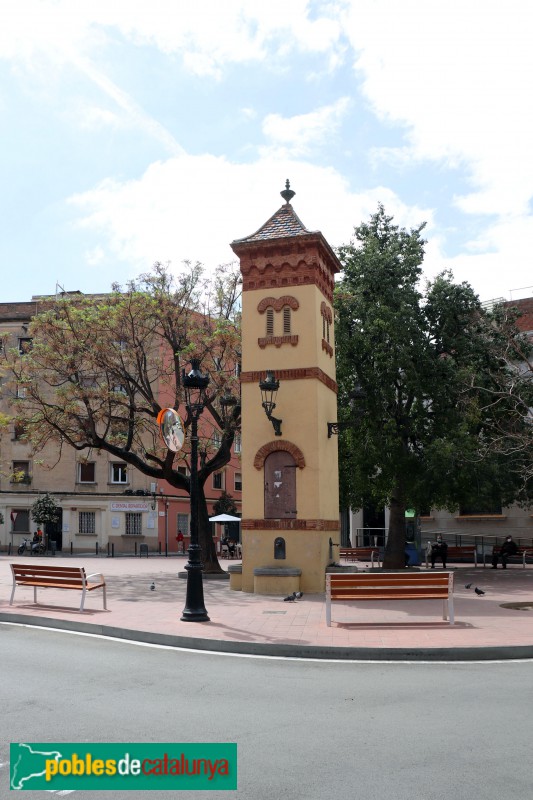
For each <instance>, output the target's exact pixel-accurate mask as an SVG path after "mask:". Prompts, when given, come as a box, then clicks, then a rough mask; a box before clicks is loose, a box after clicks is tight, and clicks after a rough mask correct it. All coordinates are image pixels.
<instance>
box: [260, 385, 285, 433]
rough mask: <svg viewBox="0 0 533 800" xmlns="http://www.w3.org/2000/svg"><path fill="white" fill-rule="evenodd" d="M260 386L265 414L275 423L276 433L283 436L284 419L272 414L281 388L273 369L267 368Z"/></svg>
mask: <svg viewBox="0 0 533 800" xmlns="http://www.w3.org/2000/svg"><path fill="white" fill-rule="evenodd" d="M259 388H260V390H261V400H262V405H263V408H264V409H265V414H266V415H267V417H268V419H269V420H270V422H271V423H272V425H273V428H274V433H275V435H276V436H281V435H282V434H281V423H282V422H283V420H281V419H277V418H276V417H273V416H272V412H273V411H274V409H275V408H276V403H275V399H276V395H277V393H278V389H279V381H278V380H276V376H275V375H274V373H273V372H272V370H270V369H267V373H266V378H265V379H264V380H262V381H260V382H259Z"/></svg>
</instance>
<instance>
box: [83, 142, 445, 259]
mask: <svg viewBox="0 0 533 800" xmlns="http://www.w3.org/2000/svg"><path fill="white" fill-rule="evenodd" d="M276 175H277V178H276ZM273 176H274V177H273ZM287 177H288V178H290V181H291V187H292V188H293V189H294V190H295V191H296V193H297V194H296V197H295V199H294V200H293V206H294V208H295V210H296V212H297V213H298V215H299V217H300V218H301V219H302V222H303V223H304V225H306V227H307V228H308V229H309V230H317V229H318V230H321V231H322V233H323V234H324V236H325V237H326V239H327V240H328V241H329V242H330V244H331V245H332V246H337V245H340V244H342V243H345V242H347V241H348V240H349V239H350V237H351V235H352V233H353V228H354V226H356V225H358V224H359V223H360V222H361V221H362V220H363V219H366V218H368V216H369V215H370V214H372V213H374V212H375V211H376V208H377V204H378V202H379V201H383V202H384V203H385V205H386V208H387V211H388V212H389V213H392V214H393V215H394V217H395V220H396V221H397V222H398V224H400V225H405V226H407V227H413V226H416V225H418V224H419V223H420V222H422V221H424V220H429V222H430V223H431V220H432V214H431V211H429V210H428V209H420V208H416V207H414V208H413V207H408V206H406V205H405V204H403V203H402V202H401V201H400V200H399V198H397V197H396V196H395V195H394V194H393V193H392V192H391V191H390V189H387V188H385V187H380V188H375V189H373V190H371V191H369V192H366V193H361V194H356V193H352V192H350V190H349V188H348V186H347V183H346V181H345V180H344V179H343V178H342V177H341V176H340V175H339V174H338V173H337V172H336V171H335V170H333V169H328V168H322V167H316V166H313V165H311V164H307V163H304V162H298V161H291V160H278V161H277V162H275V163H273V161H272V160H271V159H270V158H269V159H262V160H260V161H258V162H257V163H255V164H246V165H244V164H232V163H231V162H229V161H228V160H227V159H224V158H215V157H213V156H194V157H193V156H188V155H182V156H179V157H176V158H172V159H169V160H168V161H165V162H158V163H156V164H152V165H151V166H150V167H149V169H147V170H146V172H145V173H144V175H143V176H142V177H141V178H140V179H139V180H132V181H126V182H122V183H120V182H118V181H111V180H107V181H105V182H103V183H101V184H100V185H99V186H97V187H95V188H94V189H93V190H91V191H89V192H85V193H83V194H79V195H76V196H75V197H72V198H71V201H70V202H71V204H72V205H73V206H74V207H75V208H76V209H77V210H78V211H79V213H80V217H79V221H78V225H79V226H81V227H82V228H84V229H85V230H86V231H88V232H90V233H91V234H95V235H96V237H97V241H98V242H99V243H100V246H101V247H103V248H105V249H106V251H107V257H108V259H111V260H116V259H117V258H118V259H119V260H121V261H122V262H125V263H127V264H128V265H129V267H130V269H131V270H132V274H136V273H137V272H140V271H142V270H144V269H146V268H147V267H148V266H150V265H151V264H152V263H153V262H155V261H162V262H167V261H171V262H172V263H173V264H174V266H176V267H177V266H179V264H180V263H181V261H182V260H184V259H190V260H192V261H196V260H199V261H202V262H203V263H204V264H205V265H206V267H208V268H213V267H214V266H216V265H217V264H219V263H224V262H228V261H232V260H234V258H235V256H234V254H233V251H232V250H231V248H230V246H229V243H230V241H232V240H233V239H239V238H242V237H244V236H248V235H250V234H251V233H253V232H254V231H255V230H257V229H258V228H259V227H260V226H261V225H262V224H263V223H264V222H266V221H267V219H268V218H269V217H270V216H271V215H272V214H273V213H274V211H276V209H277V208H279V206H280V205H282V203H283V200H282V199H281V197H280V196H279V194H278V191H281V190H282V189H283V188H284V184H285V179H286V178H287ZM99 256H101V254H100V253H99ZM100 260H101V258H100ZM91 263H94V259H91Z"/></svg>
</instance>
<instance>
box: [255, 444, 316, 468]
mask: <svg viewBox="0 0 533 800" xmlns="http://www.w3.org/2000/svg"><path fill="white" fill-rule="evenodd" d="M278 450H284V451H285V452H286V453H290V454H291V456H292V457H293V458H294V460H295V461H296V464H297V466H298V467H299V468H300V469H303V468H304V467H305V458H304V454H303V453H302V451H301V450H300V448H299V447H297V446H296V445H295V444H293V443H292V442H287V441H286V440H285V439H281V440H280V441H277V442H269V443H268V444H264V445H263V447H260V448H259V450H258V451H257V453H256V454H255V458H254V467H255V468H256V469H263V466H264V464H265V459H266V457H267V456H269V455H270V453H275V452H276V451H278Z"/></svg>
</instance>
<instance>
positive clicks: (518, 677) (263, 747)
mask: <svg viewBox="0 0 533 800" xmlns="http://www.w3.org/2000/svg"><path fill="white" fill-rule="evenodd" d="M0 664H1V676H2V679H1V681H0V709H1V716H0V732H1V746H0V764H1V765H2V766H0V797H7V796H8V791H9V742H28V741H29V742H39V741H48V742H126V743H128V742H228V741H230V742H237V743H238V753H239V789H238V791H237V792H225V793H224V795H223V796H224V797H227V798H231V797H238V798H246V800H263V798H264V799H265V800H267V798H268V800H278V798H279V800H328V798H329V797H334V798H335V799H336V800H344V798H365V800H389V798H390V800H419V799H420V800H440V798H446V800H449V798H453V799H454V800H462V798H465V799H466V798H468V800H472V798H474V797H479V798H482V800H493V799H494V800H507V798H509V800H511V798H513V800H531V797H533V769H532V765H531V763H532V758H531V752H532V742H533V713H532V709H533V703H532V700H533V663H531V662H517V663H515V662H504V663H487V662H485V663H481V664H476V663H470V664H449V665H443V664H420V663H417V664H397V663H396V664H383V663H380V664H371V663H327V662H312V661H309V660H305V661H284V660H274V659H272V660H270V659H257V658H243V657H234V656H221V655H210V654H206V653H189V652H183V651H179V650H165V649H157V648H153V647H144V646H136V645H134V644H132V643H123V642H114V641H110V640H105V639H98V638H92V637H85V636H77V635H71V634H66V633H59V632H51V631H45V630H38V629H32V628H22V627H15V626H10V625H5V624H0ZM137 795H139V796H140V795H143V796H144V797H146V793H145V792H126V791H116V792H113V793H109V796H110V797H111V798H112V800H122V798H124V800H134V798H135V796H137ZM11 796H12V797H20V798H26V797H27V798H28V799H29V798H31V800H40V798H41V797H42V798H43V799H44V798H50V796H51V795H50V794H49V793H45V792H39V791H32V792H30V791H22V792H18V794H12V795H11ZM104 796H105V793H103V792H98V793H95V792H86V791H85V792H84V791H76V792H74V793H72V798H73V800H78V798H79V800H84V798H99V800H101V799H102V798H103V797H104ZM157 796H158V797H162V798H167V797H169V798H170V797H173V798H178V797H184V798H186V797H191V798H194V799H195V800H201V798H204V797H207V798H209V797H211V798H212V797H213V792H203V791H189V792H186V791H184V792H163V791H162V792H158V793H157Z"/></svg>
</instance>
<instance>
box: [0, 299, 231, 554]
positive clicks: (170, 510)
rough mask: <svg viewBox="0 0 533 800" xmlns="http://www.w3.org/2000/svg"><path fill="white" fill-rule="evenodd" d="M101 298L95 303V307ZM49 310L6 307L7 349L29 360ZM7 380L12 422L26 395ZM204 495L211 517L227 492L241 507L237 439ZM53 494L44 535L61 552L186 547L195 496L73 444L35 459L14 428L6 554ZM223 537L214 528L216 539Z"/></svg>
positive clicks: (1, 515) (2, 541)
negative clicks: (51, 520) (34, 322)
mask: <svg viewBox="0 0 533 800" xmlns="http://www.w3.org/2000/svg"><path fill="white" fill-rule="evenodd" d="M98 297H100V296H96V295H95V296H94V299H95V302H98ZM45 303H46V298H40V297H34V298H32V300H31V301H30V302H21V303H0V337H1V338H0V342H1V347H2V348H6V349H8V348H18V349H19V351H20V352H21V353H23V352H24V351H25V350H26V349H28V348H30V347H31V346H32V341H31V336H30V334H29V325H30V322H31V319H32V317H33V316H34V315H35V314H36V313H38V312H39V311H40V310H43V309H44V307H45ZM0 381H1V386H0V410H1V411H2V412H3V413H6V414H8V415H9V414H10V412H12V409H13V399H14V398H15V397H16V396H17V394H18V393H19V392H22V391H24V390H23V389H22V388H20V387H17V386H16V385H13V383H12V380H11V379H10V376H9V375H7V374H4V375H3V376H0ZM180 469H185V467H183V468H181V467H180ZM205 488H206V496H207V500H208V509H209V511H210V512H211V511H212V507H213V504H214V503H216V501H217V500H218V499H219V498H220V495H221V494H222V492H223V491H226V492H228V493H230V494H232V495H233V497H234V500H235V502H236V504H237V506H238V507H240V500H241V493H242V475H241V471H240V439H239V438H238V437H237V438H236V440H235V443H234V454H233V458H232V461H231V463H230V464H228V465H227V466H226V467H225V468H224V469H223V470H221V471H220V472H217V473H214V474H213V475H212V476H210V479H209V481H208V484H207V485H206V487H205ZM47 492H48V493H50V494H51V495H52V496H53V497H54V498H55V500H56V502H57V504H58V505H59V506H60V510H61V515H60V518H59V520H58V522H57V523H55V524H53V525H48V526H47V529H46V530H45V533H46V535H47V538H48V539H49V541H50V543H51V544H53V547H54V549H56V550H57V551H63V552H95V551H96V550H98V551H100V552H102V551H104V552H105V551H107V550H108V549H109V551H111V548H113V549H114V551H115V552H117V553H136V552H140V545H141V544H145V545H147V546H148V548H149V550H150V551H154V550H157V549H159V548H160V549H161V552H165V551H167V552H174V551H176V550H177V547H178V545H177V534H178V531H179V530H181V531H182V533H183V534H184V536H185V545H187V542H188V533H189V523H190V501H189V496H188V494H186V493H185V492H180V491H178V490H176V489H174V488H173V487H170V486H168V485H167V484H166V483H164V482H163V483H161V484H158V483H157V482H154V481H153V479H151V478H150V477H148V476H146V475H144V474H143V473H142V472H140V471H139V470H137V469H135V468H133V467H131V466H130V465H128V464H126V463H124V462H122V461H121V460H120V459H118V458H116V457H114V456H112V455H111V454H109V453H106V452H104V451H99V452H97V451H95V450H84V451H81V452H78V451H76V450H74V449H73V448H72V447H69V446H67V445H65V446H63V447H62V448H61V450H60V449H59V448H58V446H57V445H56V444H53V443H49V444H47V445H46V447H45V448H44V450H43V451H41V452H39V453H36V454H35V453H33V452H32V449H31V446H30V444H29V443H28V442H27V441H26V440H25V438H24V429H23V427H22V426H18V425H17V424H15V422H14V421H10V422H9V423H8V425H7V428H6V429H4V431H3V432H2V435H1V437H0V550H2V551H4V552H5V551H6V550H7V549H9V547H10V546H11V549H12V550H14V549H15V548H16V547H18V545H19V544H20V543H21V541H22V539H23V538H24V537H25V536H30V535H32V534H33V532H34V531H35V530H36V528H37V525H36V524H35V523H34V522H33V521H32V519H31V507H32V505H33V503H34V502H35V500H36V499H37V498H38V497H39V496H41V495H43V494H45V493H47ZM217 527H220V526H217ZM219 533H220V531H219V530H217V529H216V527H215V526H214V525H213V534H214V535H218V534H219Z"/></svg>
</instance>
